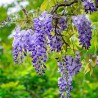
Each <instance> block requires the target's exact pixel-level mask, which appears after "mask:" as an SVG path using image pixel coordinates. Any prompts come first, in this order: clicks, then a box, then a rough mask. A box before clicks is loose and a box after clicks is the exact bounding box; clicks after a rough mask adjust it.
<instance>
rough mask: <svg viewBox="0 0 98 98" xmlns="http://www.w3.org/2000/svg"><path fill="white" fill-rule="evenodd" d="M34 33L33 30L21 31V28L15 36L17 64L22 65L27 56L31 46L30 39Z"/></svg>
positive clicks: (14, 54) (14, 53)
mask: <svg viewBox="0 0 98 98" xmlns="http://www.w3.org/2000/svg"><path fill="white" fill-rule="evenodd" d="M33 33H34V31H33V30H31V29H28V30H27V31H26V30H21V31H20V27H18V28H17V29H16V33H15V35H14V41H13V44H12V45H13V56H14V61H15V63H21V62H22V61H23V58H24V56H26V53H27V50H28V48H29V44H30V39H31V38H30V37H31V35H32V34H33Z"/></svg>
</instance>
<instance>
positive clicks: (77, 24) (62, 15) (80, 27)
mask: <svg viewBox="0 0 98 98" xmlns="http://www.w3.org/2000/svg"><path fill="white" fill-rule="evenodd" d="M47 2H48V1H47V0H44V2H43V3H42V5H41V9H40V10H39V14H37V15H30V13H29V11H27V10H26V9H24V8H23V9H22V11H23V13H24V16H25V17H24V19H21V20H20V19H18V18H16V19H13V18H11V17H9V18H8V20H7V22H10V23H11V22H13V21H14V22H15V24H16V26H17V27H16V29H15V32H16V33H15V34H14V40H13V44H12V46H13V57H14V61H15V63H22V62H23V61H24V58H25V57H26V56H27V55H30V57H31V58H32V61H31V62H32V65H33V67H34V69H35V71H36V72H37V73H38V74H40V75H43V74H44V73H45V69H47V67H46V65H45V63H46V62H47V60H48V57H49V54H50V53H55V54H56V56H55V59H56V61H57V64H58V73H59V74H60V77H59V78H58V86H59V91H60V98H71V94H70V91H71V90H72V89H73V87H72V80H73V77H74V76H75V75H76V74H78V72H79V71H80V70H81V68H82V66H83V65H86V66H85V70H84V72H85V73H87V72H90V74H92V72H93V68H94V67H95V65H98V56H97V55H98V50H97V49H95V50H94V52H93V53H90V52H89V51H90V50H92V44H93V42H94V40H93V28H94V26H93V25H92V22H91V21H90V19H89V14H92V13H93V12H95V11H97V3H98V0H95V3H94V1H93V0H59V2H56V0H50V2H52V3H53V2H54V3H53V5H52V6H51V7H48V6H45V7H44V5H45V4H46V5H47ZM38 15H39V16H38ZM20 21H22V22H23V23H24V24H23V25H21V22H20ZM96 36H97V37H98V34H96ZM97 37H96V40H98V38H97ZM96 46H98V41H97V44H96ZM84 52H85V53H86V54H87V56H85V55H84Z"/></svg>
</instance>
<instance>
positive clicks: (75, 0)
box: [51, 0, 78, 14]
mask: <svg viewBox="0 0 98 98" xmlns="http://www.w3.org/2000/svg"><path fill="white" fill-rule="evenodd" d="M77 2H78V0H74V1H72V2H70V3H63V4H60V3H57V4H56V5H55V6H54V8H53V10H52V11H51V14H54V13H56V11H57V10H58V8H59V7H62V6H64V7H66V6H71V5H73V4H74V3H77Z"/></svg>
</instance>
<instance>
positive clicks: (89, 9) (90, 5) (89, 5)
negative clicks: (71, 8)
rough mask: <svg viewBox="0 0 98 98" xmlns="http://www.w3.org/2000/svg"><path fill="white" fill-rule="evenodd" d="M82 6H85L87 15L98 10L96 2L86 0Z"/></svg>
mask: <svg viewBox="0 0 98 98" xmlns="http://www.w3.org/2000/svg"><path fill="white" fill-rule="evenodd" d="M82 4H83V6H84V7H85V12H86V13H89V12H90V13H91V12H94V11H96V10H97V8H96V6H95V4H94V2H91V1H90V0H84V1H83V2H82Z"/></svg>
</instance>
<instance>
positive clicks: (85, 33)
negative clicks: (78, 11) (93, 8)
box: [72, 15, 92, 49]
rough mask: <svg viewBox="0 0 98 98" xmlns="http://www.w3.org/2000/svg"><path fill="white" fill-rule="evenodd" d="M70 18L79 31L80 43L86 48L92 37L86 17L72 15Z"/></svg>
mask: <svg viewBox="0 0 98 98" xmlns="http://www.w3.org/2000/svg"><path fill="white" fill-rule="evenodd" d="M72 19H73V23H74V24H75V26H76V28H77V30H78V33H79V39H80V44H81V45H82V47H85V48H86V49H88V48H89V47H90V46H91V44H90V40H91V38H92V31H91V27H90V26H91V23H90V21H88V19H86V17H85V15H79V16H73V17H72Z"/></svg>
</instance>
